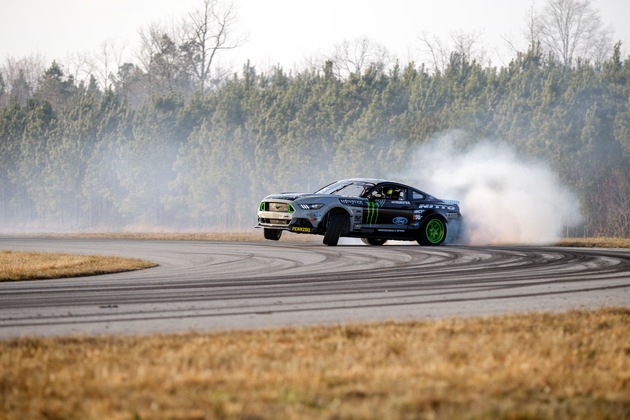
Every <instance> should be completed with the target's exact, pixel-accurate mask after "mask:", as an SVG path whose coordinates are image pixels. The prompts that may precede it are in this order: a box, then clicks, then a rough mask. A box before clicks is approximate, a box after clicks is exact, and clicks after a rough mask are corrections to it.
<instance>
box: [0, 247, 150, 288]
mask: <svg viewBox="0 0 630 420" xmlns="http://www.w3.org/2000/svg"><path fill="white" fill-rule="evenodd" d="M155 265H156V264H154V263H151V262H149V261H144V260H139V259H134V258H122V257H102V256H95V255H73V254H57V253H47V252H14V251H0V282H3V281H17V280H36V279H53V278H62V277H78V276H91V275H96V274H107V273H118V272H122V271H131V270H139V269H142V268H149V267H155Z"/></svg>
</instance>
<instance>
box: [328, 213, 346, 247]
mask: <svg viewBox="0 0 630 420" xmlns="http://www.w3.org/2000/svg"><path fill="white" fill-rule="evenodd" d="M345 223H346V217H345V216H344V215H343V214H332V215H330V220H329V221H328V227H327V228H326V233H325V234H324V245H328V246H336V245H337V243H339V237H340V236H341V231H342V230H343V227H344V225H345Z"/></svg>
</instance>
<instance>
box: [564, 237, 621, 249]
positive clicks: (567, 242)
mask: <svg viewBox="0 0 630 420" xmlns="http://www.w3.org/2000/svg"><path fill="white" fill-rule="evenodd" d="M557 245H558V246H569V247H584V248H630V238H564V239H560V240H559V241H558V243H557Z"/></svg>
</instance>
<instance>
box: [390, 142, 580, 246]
mask: <svg viewBox="0 0 630 420" xmlns="http://www.w3.org/2000/svg"><path fill="white" fill-rule="evenodd" d="M465 143H466V141H465V136H464V135H462V133H461V132H450V133H447V134H444V135H441V136H439V137H437V138H435V139H433V140H432V141H430V142H429V143H427V144H426V145H425V146H423V147H421V148H420V149H419V150H417V151H416V152H415V153H413V159H412V160H411V162H412V166H411V167H409V168H407V169H406V171H405V172H404V173H402V174H400V177H402V178H404V179H406V180H408V182H410V183H411V184H412V185H415V186H418V187H419V188H420V189H423V190H425V191H426V192H427V193H429V194H432V195H434V196H437V197H439V198H443V199H453V200H459V201H460V210H461V213H462V215H463V217H464V235H463V237H462V238H461V239H460V241H459V242H464V243H466V244H470V245H495V244H551V243H553V242H554V241H556V240H557V239H558V238H560V237H561V235H562V232H563V229H565V228H566V226H572V225H576V224H578V223H579V222H580V221H581V219H582V216H581V213H580V206H579V202H578V199H577V198H576V196H575V195H574V194H573V193H572V192H571V191H570V190H569V189H568V188H567V187H565V186H563V185H562V183H561V182H560V180H559V179H558V177H557V176H556V175H555V174H554V173H553V171H552V170H551V169H550V167H549V166H548V165H546V164H545V163H543V162H539V161H534V160H533V159H531V158H528V157H526V156H522V155H519V154H518V153H517V152H516V150H515V149H513V148H511V147H508V146H506V145H503V144H499V143H497V142H494V141H490V140H483V141H480V142H476V143H475V144H473V145H466V144H465Z"/></svg>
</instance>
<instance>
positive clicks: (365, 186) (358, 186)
mask: <svg viewBox="0 0 630 420" xmlns="http://www.w3.org/2000/svg"><path fill="white" fill-rule="evenodd" d="M373 187H374V184H372V183H370V182H359V181H353V182H348V181H345V182H335V183H333V184H330V185H327V186H325V187H324V188H322V189H320V190H318V191H315V194H331V195H332V194H334V195H341V196H344V197H362V196H363V194H365V193H366V192H367V191H368V190H370V189H371V188H373Z"/></svg>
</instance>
